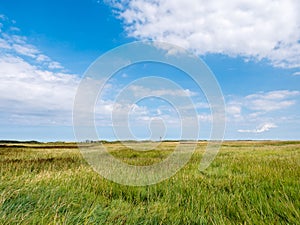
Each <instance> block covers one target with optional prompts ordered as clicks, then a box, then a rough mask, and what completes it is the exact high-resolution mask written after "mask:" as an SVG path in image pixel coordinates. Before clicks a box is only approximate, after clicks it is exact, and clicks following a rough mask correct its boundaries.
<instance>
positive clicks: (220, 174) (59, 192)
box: [0, 141, 300, 224]
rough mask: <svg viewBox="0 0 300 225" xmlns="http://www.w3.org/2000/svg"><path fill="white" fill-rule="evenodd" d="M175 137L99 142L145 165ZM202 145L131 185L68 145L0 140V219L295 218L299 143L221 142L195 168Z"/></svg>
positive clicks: (298, 215)
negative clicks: (156, 142)
mask: <svg viewBox="0 0 300 225" xmlns="http://www.w3.org/2000/svg"><path fill="white" fill-rule="evenodd" d="M175 144H176V143H172V142H165V143H162V144H161V145H160V146H159V148H158V149H157V150H155V151H154V150H153V151H145V152H134V151H131V150H129V149H126V148H124V146H122V145H121V144H120V143H106V146H107V147H108V149H109V150H110V151H111V153H112V154H113V155H114V156H115V157H118V158H119V159H121V160H123V161H125V162H127V163H130V164H137V165H146V164H149V162H151V163H155V162H159V161H160V160H163V159H164V158H165V157H166V156H167V155H168V154H169V153H170V152H171V151H172V149H173V147H174V145H175ZM205 146H206V143H205V142H203V143H199V144H198V147H197V150H196V152H195V154H194V155H193V157H192V159H191V160H190V162H189V163H188V164H187V165H186V166H185V167H184V168H183V169H182V170H180V171H179V172H178V173H177V174H176V175H174V176H173V177H171V178H170V179H168V180H165V181H163V182H161V183H159V184H156V185H151V186H145V187H131V186H122V185H119V184H117V183H113V182H111V181H108V180H105V179H103V178H102V177H100V176H99V175H98V174H97V173H96V172H94V171H93V170H92V169H91V168H90V166H89V165H88V164H87V163H86V162H85V161H84V160H83V158H82V156H81V154H80V152H79V150H78V149H77V147H76V144H73V143H69V144H62V143H48V144H39V143H27V144H24V143H0V224H300V212H299V209H300V198H299V190H300V181H299V178H300V142H273V141H266V142H262V141H261V142H254V141H248V142H247V141H243V142H237V141H236V142H225V143H223V146H222V148H221V150H220V153H219V154H218V156H217V157H216V159H215V161H214V162H213V163H212V164H211V166H210V167H209V168H208V169H207V170H206V171H205V172H203V173H201V172H199V170H198V166H199V163H200V160H201V157H202V155H203V152H204V149H205Z"/></svg>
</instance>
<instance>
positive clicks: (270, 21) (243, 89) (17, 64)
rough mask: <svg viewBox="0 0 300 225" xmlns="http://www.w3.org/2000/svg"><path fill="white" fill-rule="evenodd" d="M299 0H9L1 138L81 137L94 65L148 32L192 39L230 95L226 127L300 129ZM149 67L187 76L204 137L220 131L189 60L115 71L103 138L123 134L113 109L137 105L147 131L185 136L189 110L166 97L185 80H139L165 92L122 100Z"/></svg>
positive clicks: (103, 110) (265, 133)
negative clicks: (80, 116)
mask: <svg viewBox="0 0 300 225" xmlns="http://www.w3.org/2000/svg"><path fill="white" fill-rule="evenodd" d="M299 8H300V2H299V1H298V0H274V1H270V0H260V1H258V0H231V1H223V0H215V1H204V0H187V1H181V0H172V1H167V0H132V1H129V0H103V1H101V0H98V1H97V0H77V1H70V0H60V1H57V0H51V1H50V0H44V1H38V0H27V1H21V0H11V1H5V0H0V139H5V140H8V139H9V140H38V141H74V140H75V137H74V132H73V124H72V115H73V104H74V99H75V96H76V92H77V88H78V86H79V84H80V81H81V79H82V78H83V77H84V74H85V71H86V70H87V69H88V68H89V66H90V65H91V64H92V63H93V62H94V61H95V60H96V59H97V58H98V57H100V56H101V55H103V54H105V53H106V52H108V51H110V50H112V49H114V48H116V47H118V46H120V45H123V44H128V43H131V42H133V41H140V40H142V41H143V40H147V41H162V42H167V43H171V44H174V45H177V46H180V47H182V48H184V49H186V50H187V51H189V52H191V53H192V54H194V55H195V56H197V57H199V59H201V60H203V61H204V63H205V64H206V65H207V66H208V67H209V68H210V70H211V71H212V73H213V74H214V76H215V78H216V79H217V81H218V83H219V86H220V88H221V90H222V93H223V96H224V100H225V104H226V109H225V111H226V129H225V133H224V139H236V140H237V139H238V140H240V139H247V140H249V139H258V140H261V139H274V140H299V139H300V129H299V128H300V13H299V12H298V11H299V10H298V9H299ZM149 76H161V77H165V78H167V79H168V80H170V81H173V82H175V83H177V84H178V85H179V86H181V87H182V90H184V93H185V94H186V96H188V97H190V98H191V99H192V100H193V102H194V104H195V108H196V112H197V118H198V121H197V122H198V124H199V127H200V131H199V139H209V137H210V130H211V122H212V114H211V110H210V106H209V103H208V101H207V99H206V98H205V93H203V91H202V90H201V89H199V88H198V87H196V86H195V84H193V82H192V81H191V80H189V78H188V77H187V76H186V74H183V72H182V71H179V70H177V69H176V68H172V67H170V66H167V65H161V64H154V63H144V64H140V65H132V66H130V67H128V68H124V69H122V70H120V71H118V72H117V73H116V74H115V75H114V76H113V77H112V78H111V79H110V80H109V81H108V82H107V84H106V86H105V90H104V95H103V97H102V99H98V101H97V104H96V106H95V114H96V116H95V117H96V122H95V124H96V125H97V131H98V134H99V139H107V140H114V139H116V137H115V135H114V127H113V126H114V124H113V123H112V122H111V115H112V114H113V113H114V116H115V117H116V118H121V114H122V112H124V111H126V110H127V111H128V112H129V113H128V124H130V127H131V128H130V129H131V131H132V133H133V136H134V137H136V138H137V139H152V138H153V139H159V138H160V137H163V138H164V139H180V137H181V136H180V122H182V121H180V120H181V119H182V118H180V116H178V112H177V111H176V106H175V108H174V106H173V105H172V104H170V103H168V102H167V101H166V100H164V99H163V98H162V97H163V96H172V95H173V96H176V97H178V98H180V97H181V95H182V93H183V92H176V90H171V89H168V88H166V87H163V86H162V87H160V86H159V85H157V86H156V85H151V84H148V86H147V87H145V86H142V85H138V84H136V83H134V84H133V85H132V86H131V87H130V89H128V93H131V94H132V95H135V94H141V93H144V92H145V90H148V91H149V89H151V91H152V93H154V94H157V95H158V96H159V97H157V98H155V97H151V98H145V99H142V100H141V101H139V102H135V103H132V104H131V105H128V104H127V105H126V104H123V105H122V103H120V102H117V104H116V100H115V99H116V98H117V97H118V94H119V93H122V90H124V88H126V87H127V85H128V84H130V83H132V82H134V81H135V80H138V79H140V78H143V77H149ZM155 88H156V90H155ZM158 93H159V94H158ZM125 109H126V110H125ZM127 111H126V112H127ZM118 113H119V114H118ZM122 118H123V117H122ZM197 122H196V123H197ZM123 125H124V124H123ZM151 129H154V130H152V132H151ZM161 131H163V132H161ZM160 132H161V133H160Z"/></svg>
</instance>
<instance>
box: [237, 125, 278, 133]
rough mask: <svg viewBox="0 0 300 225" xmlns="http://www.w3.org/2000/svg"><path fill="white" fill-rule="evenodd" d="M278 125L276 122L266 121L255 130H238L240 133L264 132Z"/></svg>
mask: <svg viewBox="0 0 300 225" xmlns="http://www.w3.org/2000/svg"><path fill="white" fill-rule="evenodd" d="M276 127H277V126H276V125H275V124H274V123H264V124H262V125H260V126H259V127H257V128H256V129H253V130H238V132H240V133H264V132H266V131H269V130H270V129H272V128H276Z"/></svg>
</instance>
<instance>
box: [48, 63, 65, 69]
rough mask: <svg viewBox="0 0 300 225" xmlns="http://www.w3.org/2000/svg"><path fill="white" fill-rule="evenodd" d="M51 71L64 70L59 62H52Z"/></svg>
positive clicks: (50, 64)
mask: <svg viewBox="0 0 300 225" xmlns="http://www.w3.org/2000/svg"><path fill="white" fill-rule="evenodd" d="M48 67H49V69H63V66H62V65H61V64H60V63H59V62H50V63H49V65H48Z"/></svg>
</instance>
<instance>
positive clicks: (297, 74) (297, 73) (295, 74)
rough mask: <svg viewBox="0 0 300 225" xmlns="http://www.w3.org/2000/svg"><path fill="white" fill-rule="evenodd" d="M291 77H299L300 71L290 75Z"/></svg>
mask: <svg viewBox="0 0 300 225" xmlns="http://www.w3.org/2000/svg"><path fill="white" fill-rule="evenodd" d="M292 75H293V76H300V71H299V72H295V73H293V74H292Z"/></svg>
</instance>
